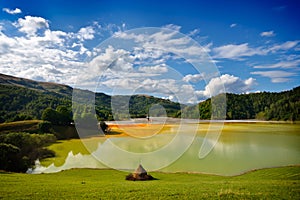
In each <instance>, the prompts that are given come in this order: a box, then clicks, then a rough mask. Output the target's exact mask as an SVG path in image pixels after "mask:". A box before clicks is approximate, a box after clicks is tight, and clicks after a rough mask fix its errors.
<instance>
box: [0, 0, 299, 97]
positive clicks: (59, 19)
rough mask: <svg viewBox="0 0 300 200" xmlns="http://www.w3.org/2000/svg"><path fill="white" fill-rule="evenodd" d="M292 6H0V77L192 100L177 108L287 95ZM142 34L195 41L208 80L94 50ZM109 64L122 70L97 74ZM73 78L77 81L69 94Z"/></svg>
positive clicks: (294, 58)
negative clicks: (205, 58) (229, 96)
mask: <svg viewBox="0 0 300 200" xmlns="http://www.w3.org/2000/svg"><path fill="white" fill-rule="evenodd" d="M299 5H300V3H299V2H298V1H288V0H273V1H255V0H253V1H216V0H212V1H200V0H199V1H193V0H192V1H155V0H154V1H101V0H100V1H96V0H91V1H76V0H73V1H60V0H52V1H33V0H26V1H24V0H0V9H1V10H0V73H4V74H9V75H14V76H19V77H25V78H30V79H34V80H39V81H52V82H58V83H64V84H69V85H71V86H76V87H82V88H88V89H93V88H95V85H97V90H98V91H102V92H105V93H109V94H112V93H116V92H120V93H126V91H127V93H148V94H154V95H156V96H160V97H165V98H169V99H171V100H178V98H179V97H177V98H176V95H177V94H178V93H182V94H184V96H186V94H185V93H192V94H193V97H191V98H189V99H184V101H185V102H189V103H192V102H197V101H200V100H203V99H205V98H207V97H210V96H211V95H215V94H218V93H220V92H224V91H227V92H233V93H248V92H257V91H282V90H289V89H292V88H293V87H296V86H299V85H300V81H299V75H300V71H299V69H300V68H299V66H300V28H299V19H300V12H299V11H298V9H299ZM143 27H157V28H163V27H164V28H168V29H171V30H173V31H176V32H180V33H182V34H185V35H186V36H188V37H189V38H191V39H193V40H195V41H196V42H198V43H199V45H201V46H202V47H203V48H204V49H205V51H206V52H207V54H208V55H209V58H210V61H211V63H213V64H214V65H215V70H214V71H215V72H216V73H215V74H214V75H211V76H209V78H208V76H207V74H206V75H204V74H203V72H205V70H204V69H201V66H200V70H194V69H193V67H191V66H190V63H188V62H184V61H182V60H180V59H178V58H177V57H176V55H173V54H168V55H167V54H159V51H154V52H152V54H157V56H156V57H153V55H152V56H150V54H149V52H141V51H139V52H137V51H135V52H126V49H125V50H124V49H123V47H117V45H115V46H114V45H111V47H109V45H110V44H108V45H107V46H101V42H103V41H105V40H106V39H108V38H110V37H115V38H118V39H120V38H121V37H120V36H122V39H124V40H125V39H126V40H128V39H129V37H130V34H129V33H128V32H126V31H128V30H129V31H130V30H131V29H136V28H143ZM156 31H157V33H159V34H160V36H161V38H159V40H156V42H158V41H162V40H161V39H162V38H164V39H165V40H164V41H163V42H162V43H163V44H164V42H166V41H168V40H171V39H172V38H171V36H170V37H166V34H167V32H164V30H159V29H157V30H156ZM134 33H135V34H136V35H135V36H137V33H136V32H134ZM140 34H142V33H140ZM116 35H117V36H118V37H116ZM149 37H150V36H149ZM172 37H175V36H174V35H173V36H172ZM150 38H151V37H150ZM152 38H153V37H152ZM131 39H133V38H131ZM136 39H137V38H135V40H136ZM148 39H149V38H148ZM173 39H174V38H173ZM177 39H178V38H177ZM111 41H112V40H110V42H111ZM145 42H146V41H142V43H145ZM162 43H160V44H161V45H162ZM99 44H100V47H99V46H98V45H99ZM138 45H141V44H138ZM162 46H163V45H162ZM173 47H174V46H172V47H171V46H168V48H170V49H172V48H173ZM99 48H102V49H101V50H99ZM161 48H162V47H161ZM173 49H174V48H173ZM196 49H197V48H196ZM122 50H123V51H122ZM176 52H177V51H175V53H176ZM142 53H143V54H142ZM173 53H174V51H173ZM200 54H201V51H199V55H200ZM141 55H143V56H144V57H143V58H144V62H143V63H142V62H141V60H140V56H141ZM147 56H148V57H147ZM100 58H102V60H101V62H100V61H99V59H100ZM116 58H118V59H119V60H121V61H118V62H114V63H115V65H116V66H115V67H112V68H111V69H108V66H107V67H106V68H105V69H104V68H103V66H104V65H109V64H111V62H113V61H114V60H113V59H116ZM150 58H151V59H150ZM103 59H104V60H103ZM109 59H111V60H109ZM87 60H88V61H87ZM93 60H98V61H97V62H93ZM87 63H88V64H87ZM91 63H94V65H93V66H91ZM155 63H156V64H155ZM87 65H88V66H87ZM100 65H101V66H102V65H103V66H102V67H101V66H100ZM118 65H119V66H118ZM208 65H209V66H210V64H208ZM209 66H206V67H209ZM211 67H212V68H213V66H211ZM204 68H205V67H204ZM206 69H208V68H206ZM103 71H105V73H104V72H103ZM79 74H81V75H79ZM86 74H88V75H86ZM99 74H101V77H100V78H99ZM78 77H79V79H81V78H82V77H85V79H83V78H82V80H80V83H79V84H78ZM141 77H142V78H141ZM150 86H151V87H150ZM179 87H180V88H179ZM166 88H167V89H168V90H170V91H169V92H164V89H166ZM126 89H127V90H126Z"/></svg>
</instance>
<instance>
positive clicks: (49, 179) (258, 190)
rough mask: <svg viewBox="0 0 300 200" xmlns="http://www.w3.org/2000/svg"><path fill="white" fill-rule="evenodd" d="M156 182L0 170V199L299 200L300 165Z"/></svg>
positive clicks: (101, 174)
mask: <svg viewBox="0 0 300 200" xmlns="http://www.w3.org/2000/svg"><path fill="white" fill-rule="evenodd" d="M150 174H151V175H152V176H153V177H155V178H157V179H158V180H154V181H145V182H138V181H126V180H125V176H126V175H127V173H126V172H121V171H115V170H91V169H75V170H67V171H63V172H60V173H54V174H39V175H29V174H15V173H13V174H9V173H1V174H0V199H141V198H142V199H299V198H300V190H299V188H300V167H299V166H298V167H283V168H273V169H263V170H258V171H254V172H250V173H247V174H244V175H241V176H235V177H222V176H214V175H204V174H187V173H171V174H169V173H159V172H151V173H150Z"/></svg>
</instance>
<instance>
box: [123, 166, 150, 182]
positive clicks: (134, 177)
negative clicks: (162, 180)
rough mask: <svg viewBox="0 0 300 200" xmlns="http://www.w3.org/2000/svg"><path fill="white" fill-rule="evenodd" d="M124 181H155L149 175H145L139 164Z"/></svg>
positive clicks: (145, 172)
mask: <svg viewBox="0 0 300 200" xmlns="http://www.w3.org/2000/svg"><path fill="white" fill-rule="evenodd" d="M126 180H129V181H147V180H155V178H153V177H152V176H151V175H149V174H148V173H147V171H146V170H145V169H144V167H143V166H142V165H141V164H139V166H138V168H137V169H136V170H135V171H134V172H133V173H130V174H128V175H127V176H126Z"/></svg>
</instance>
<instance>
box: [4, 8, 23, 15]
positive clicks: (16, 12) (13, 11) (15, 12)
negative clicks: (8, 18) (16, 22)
mask: <svg viewBox="0 0 300 200" xmlns="http://www.w3.org/2000/svg"><path fill="white" fill-rule="evenodd" d="M2 10H3V11H4V12H6V13H8V14H11V15H15V14H20V13H22V11H21V9H20V8H15V9H14V10H12V9H9V8H3V9H2Z"/></svg>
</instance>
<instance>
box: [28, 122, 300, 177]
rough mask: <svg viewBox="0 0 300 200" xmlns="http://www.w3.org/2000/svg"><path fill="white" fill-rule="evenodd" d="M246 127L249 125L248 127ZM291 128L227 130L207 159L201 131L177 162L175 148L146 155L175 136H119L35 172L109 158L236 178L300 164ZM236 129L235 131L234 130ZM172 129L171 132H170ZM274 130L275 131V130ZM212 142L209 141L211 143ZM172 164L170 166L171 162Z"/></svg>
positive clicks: (128, 165)
mask: <svg viewBox="0 0 300 200" xmlns="http://www.w3.org/2000/svg"><path fill="white" fill-rule="evenodd" d="M245 127H246V126H245ZM288 127H289V128H286V127H285V128H278V127H276V126H275V128H274V127H273V128H272V127H271V126H270V127H269V126H267V127H266V129H261V130H253V129H249V126H248V128H247V129H246V128H243V127H233V128H232V127H231V131H230V130H229V129H228V130H227V129H226V127H225V129H224V131H223V133H222V135H221V137H220V139H219V141H218V143H217V144H216V145H215V147H214V149H213V150H212V151H211V152H210V153H209V154H208V155H207V156H206V157H204V158H202V159H199V157H198V154H199V149H200V147H201V145H202V143H203V140H204V136H205V134H203V133H202V132H201V131H200V132H198V134H197V136H196V137H195V138H193V143H192V145H191V146H190V147H189V149H188V150H187V151H186V152H185V153H184V154H183V155H182V156H180V157H179V158H178V159H177V160H176V161H175V162H173V161H172V160H170V156H169V154H170V152H171V151H173V152H176V151H177V149H176V145H174V146H173V147H172V148H171V149H169V151H162V152H160V153H158V154H156V156H155V157H151V158H150V157H149V158H147V152H151V151H155V150H157V149H160V148H161V147H162V146H164V145H165V144H166V143H167V142H169V141H170V140H172V138H174V134H172V133H170V134H158V135H156V136H155V139H151V140H148V139H147V140H139V142H138V143H137V142H136V140H137V139H136V138H130V137H119V138H110V139H107V140H106V141H105V142H104V143H102V144H100V143H99V146H98V148H97V150H96V151H95V152H93V154H92V155H81V154H77V155H73V153H71V152H70V153H69V155H68V157H67V159H66V161H65V164H64V165H62V166H59V167H56V166H54V165H53V164H52V165H50V166H49V167H43V166H37V167H36V169H35V170H34V171H33V173H42V172H44V173H51V172H58V171H61V170H66V169H70V168H107V166H105V165H104V164H102V163H101V162H99V161H98V160H97V159H95V156H96V157H97V158H99V157H100V158H101V159H106V160H105V161H106V162H107V161H109V162H111V163H112V164H114V167H115V168H117V169H121V170H132V169H135V168H136V166H137V165H138V164H139V162H142V164H143V166H144V167H145V168H147V169H149V170H150V171H151V170H156V167H157V163H163V164H165V165H166V167H165V168H163V169H161V170H160V171H164V172H199V173H209V174H219V175H237V174H240V173H243V172H246V171H249V170H253V169H260V168H266V167H276V166H286V165H295V164H300V157H299V155H300V145H299V144H300V135H299V134H297V131H298V129H299V127H297V129H294V127H293V126H288ZM235 128H236V129H235ZM171 130H173V129H169V131H171ZM274 130H275V131H274ZM189 140H190V138H189V136H188V135H185V136H181V137H179V138H178V139H177V140H176V141H175V142H176V143H175V144H178V146H180V143H184V142H189ZM109 142H110V143H113V144H115V145H117V146H118V147H119V148H122V149H126V150H128V151H131V152H136V153H145V154H143V156H141V157H140V159H137V158H136V157H134V156H133V157H124V155H123V154H122V152H119V151H115V150H112V149H110V147H111V146H110V145H107V144H106V143H109ZM208 142H209V141H208ZM170 162H171V163H172V162H173V163H172V164H171V165H168V164H169V163H170ZM116 163H117V164H116Z"/></svg>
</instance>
